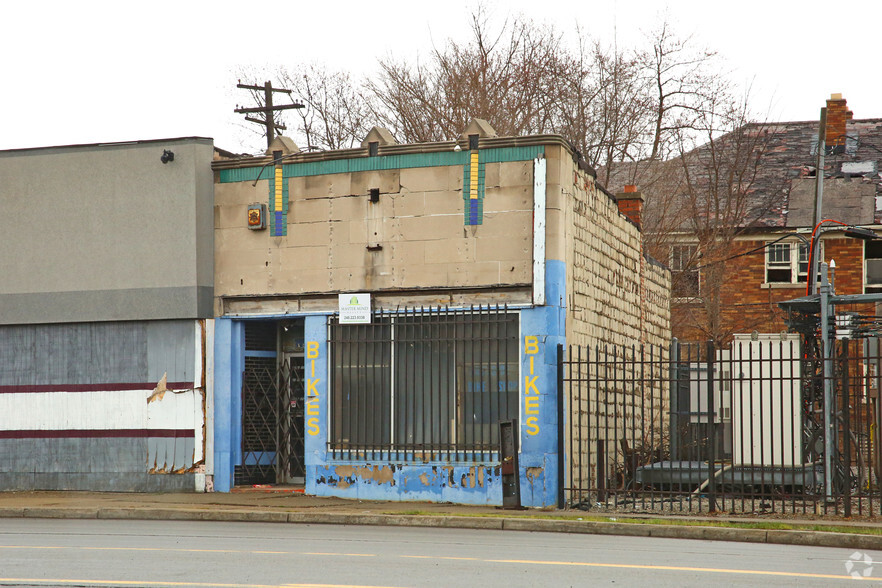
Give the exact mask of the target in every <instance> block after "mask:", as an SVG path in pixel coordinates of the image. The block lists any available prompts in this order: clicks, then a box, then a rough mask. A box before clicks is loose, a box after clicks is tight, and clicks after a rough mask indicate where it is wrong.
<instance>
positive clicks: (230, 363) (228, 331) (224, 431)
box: [214, 318, 245, 492]
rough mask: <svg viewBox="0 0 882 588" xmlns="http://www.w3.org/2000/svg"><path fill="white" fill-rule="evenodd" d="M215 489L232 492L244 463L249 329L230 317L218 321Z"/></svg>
mask: <svg viewBox="0 0 882 588" xmlns="http://www.w3.org/2000/svg"><path fill="white" fill-rule="evenodd" d="M214 324H215V327H214V489H215V491H216V492H229V491H230V489H231V488H232V487H233V469H234V467H235V466H236V465H237V464H240V463H241V462H242V373H243V371H244V370H245V352H244V349H245V329H244V326H243V324H242V323H241V322H238V321H234V320H231V319H227V318H217V319H215V321H214Z"/></svg>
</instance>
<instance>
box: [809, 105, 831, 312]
mask: <svg viewBox="0 0 882 588" xmlns="http://www.w3.org/2000/svg"><path fill="white" fill-rule="evenodd" d="M820 123H821V124H820V126H819V127H818V159H817V162H816V165H815V214H814V217H813V219H812V226H813V227H817V226H818V224H820V222H821V220H822V219H823V218H824V217H823V216H821V215H823V214H824V213H823V210H822V209H823V204H824V155H826V153H825V151H826V149H827V146H826V144H827V109H826V108H821V121H820ZM820 251H821V248H820V247H818V252H820ZM813 253H814V251H812V250H811V249H810V250H809V260H810V261H811V263H810V264H809V268H808V270H809V275H808V286H809V287H808V294H809V295H812V294H814V293H815V290H816V289H817V283H818V259H817V254H815V257H812V254H813Z"/></svg>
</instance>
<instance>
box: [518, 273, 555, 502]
mask: <svg viewBox="0 0 882 588" xmlns="http://www.w3.org/2000/svg"><path fill="white" fill-rule="evenodd" d="M565 273H566V269H565V266H564V264H563V262H560V261H555V260H549V261H547V262H546V281H545V284H546V288H545V290H546V298H545V300H546V305H545V306H538V307H534V308H529V309H525V310H522V311H521V333H520V353H521V382H520V394H521V418H520V423H519V424H520V430H521V436H520V441H521V443H520V449H521V451H520V456H519V460H520V468H521V471H520V478H521V504H522V505H523V506H533V507H542V506H555V505H556V504H557V490H558V488H557V486H558V471H557V470H558V452H559V451H562V450H563V448H561V447H558V422H557V413H558V409H557V402H558V394H557V346H558V345H559V344H560V345H565V344H566V275H565Z"/></svg>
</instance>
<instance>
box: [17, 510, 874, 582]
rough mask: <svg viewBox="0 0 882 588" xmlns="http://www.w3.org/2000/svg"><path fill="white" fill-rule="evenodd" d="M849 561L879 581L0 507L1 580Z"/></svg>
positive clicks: (754, 558) (650, 552)
mask: <svg viewBox="0 0 882 588" xmlns="http://www.w3.org/2000/svg"><path fill="white" fill-rule="evenodd" d="M872 561H875V562H878V563H871V562H872ZM849 562H850V565H849ZM849 572H852V573H856V574H858V575H861V576H862V577H863V576H864V575H865V574H866V579H867V580H870V581H871V582H873V583H877V585H878V583H880V582H882V552H867V553H861V554H860V556H855V552H854V551H853V550H846V549H830V548H821V547H797V546H786V545H780V546H779V545H768V544H749V543H727V542H715V541H693V540H684V539H658V538H643V537H617V536H599V535H568V534H564V533H525V532H514V531H477V530H462V529H436V528H430V529H420V528H406V527H357V526H337V525H295V524H272V523H265V524H261V523H220V522H191V521H119V520H69V519H64V520H62V519H58V520H51V519H0V586H61V587H69V586H101V587H104V588H107V587H112V586H126V587H128V586H164V587H171V586H173V587H191V586H192V587H202V586H226V587H240V586H241V587H245V586H290V587H306V586H336V587H340V586H347V587H355V586H357V587H368V586H370V587H377V586H387V587H388V586H445V587H448V586H459V587H466V586H480V587H482V588H487V587H495V586H503V587H506V588H512V587H515V586H589V585H590V586H607V585H608V586H651V587H652V588H660V587H663V586H671V587H679V586H702V587H705V586H707V585H724V586H760V585H764V586H832V585H838V584H845V583H847V582H854V579H853V578H852V576H851V575H850V574H849Z"/></svg>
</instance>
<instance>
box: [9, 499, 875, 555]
mask: <svg viewBox="0 0 882 588" xmlns="http://www.w3.org/2000/svg"><path fill="white" fill-rule="evenodd" d="M601 516H603V515H592V514H591V513H583V512H580V511H573V510H568V511H560V510H502V509H499V508H496V507H492V506H466V505H455V504H438V503H429V502H361V501H357V500H346V499H342V498H322V497H316V496H306V495H304V494H302V493H301V492H298V489H296V488H279V487H274V488H266V489H248V490H246V491H240V492H232V493H229V494H224V493H208V494H195V493H192V494H184V493H176V494H139V493H122V492H120V493H113V492H0V518H23V517H27V518H98V519H152V520H203V521H250V522H276V523H309V524H353V525H394V526H414V527H456V528H466V529H496V530H510V531H543V532H557V533H587V534H598V535H627V536H634V537H666V538H679V539H704V540H714V541H744V542H751V543H777V544H790V545H814V546H821V547H841V548H848V549H873V550H882V535H867V534H858V533H857V532H855V533H848V532H845V533H829V532H820V531H813V530H772V529H744V528H732V527H719V526H711V525H712V524H715V523H716V524H719V523H720V522H722V521H726V522H741V523H746V522H747V523H750V522H762V523H770V522H771V523H786V524H790V525H794V526H796V527H800V526H805V527H809V526H811V525H825V526H836V527H842V528H844V529H854V530H855V531H857V530H858V528H860V527H872V528H882V524H876V523H872V522H853V521H839V520H835V521H831V520H824V521H819V520H796V519H774V520H770V519H758V518H742V517H739V518H737V519H735V518H729V517H725V516H694V515H688V516H687V515H680V516H668V517H658V516H656V515H625V514H616V515H606V516H608V517H609V518H612V519H614V520H588V519H589V518H590V519H597V518H600V517H601ZM650 518H651V519H653V520H654V521H658V520H659V519H661V521H662V522H653V523H646V522H645V519H650ZM641 519H643V520H644V522H640V521H641ZM683 520H689V521H693V522H694V521H700V522H704V523H707V526H704V525H690V526H683V525H678V524H676V523H677V522H678V521H683ZM666 523H667V524H666Z"/></svg>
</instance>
